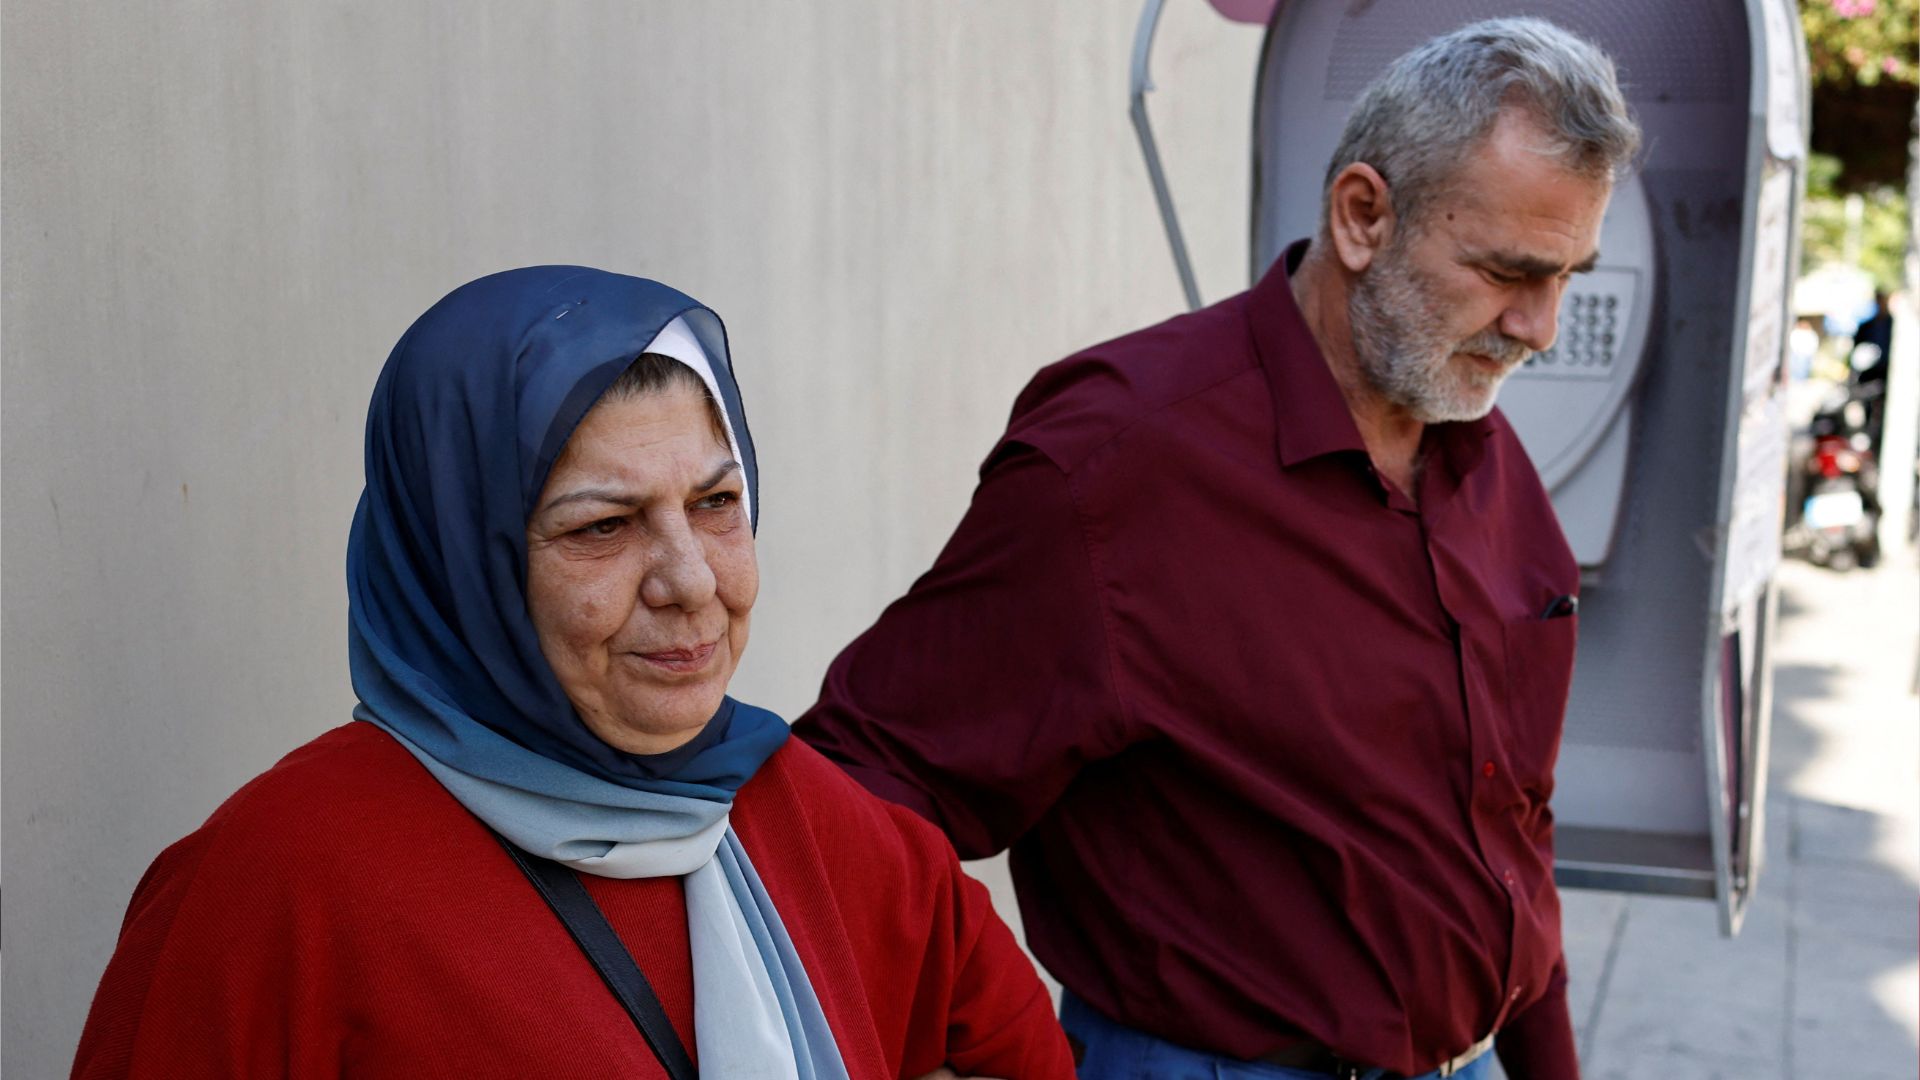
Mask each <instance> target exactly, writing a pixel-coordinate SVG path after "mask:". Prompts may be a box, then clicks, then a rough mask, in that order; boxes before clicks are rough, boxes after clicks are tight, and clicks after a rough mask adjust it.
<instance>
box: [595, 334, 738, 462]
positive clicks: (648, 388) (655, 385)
mask: <svg viewBox="0 0 1920 1080" xmlns="http://www.w3.org/2000/svg"><path fill="white" fill-rule="evenodd" d="M676 386H677V387H680V388H681V389H683V390H691V391H693V392H694V393H696V394H699V395H700V400H701V403H702V404H704V405H705V406H706V409H707V426H708V427H710V428H712V429H713V437H714V438H715V439H718V440H719V442H720V445H721V446H726V445H728V439H727V421H726V418H725V417H724V416H722V415H721V412H720V403H719V402H718V401H715V400H714V399H713V391H712V390H709V389H707V381H706V380H705V379H702V378H701V377H700V373H699V372H697V371H695V370H693V369H692V368H690V367H688V366H687V365H685V364H683V363H681V362H680V361H678V360H675V359H674V358H673V357H671V356H668V355H666V354H665V353H641V354H640V355H639V357H638V358H637V359H635V360H634V362H633V363H631V364H628V365H627V369H626V370H625V371H622V372H621V373H620V375H619V377H618V378H616V379H614V380H613V383H612V384H611V385H609V386H608V387H607V388H606V390H605V391H603V392H602V393H601V394H600V400H601V401H631V400H633V399H634V398H643V397H648V396H650V395H653V394H659V393H664V392H665V391H667V390H671V389H673V388H674V387H676Z"/></svg>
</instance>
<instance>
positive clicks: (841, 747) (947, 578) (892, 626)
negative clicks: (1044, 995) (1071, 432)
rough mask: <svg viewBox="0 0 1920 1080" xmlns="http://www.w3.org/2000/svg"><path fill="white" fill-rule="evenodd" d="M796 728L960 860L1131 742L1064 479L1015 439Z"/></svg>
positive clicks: (1018, 830)
mask: <svg viewBox="0 0 1920 1080" xmlns="http://www.w3.org/2000/svg"><path fill="white" fill-rule="evenodd" d="M794 731H795V733H796V734H798V735H799V736H800V737H801V738H803V739H805V740H806V741H807V742H809V743H811V744H812V745H813V746H814V747H815V748H816V749H818V750H819V751H820V752H821V753H823V754H825V755H826V756H827V757H829V758H832V759H833V760H834V761H836V762H838V763H839V764H840V765H841V766H842V767H843V768H845V769H846V770H847V771H848V772H849V773H850V774H852V775H853V777H854V778H855V779H857V780H859V781H860V783H861V784H863V785H865V786H866V787H867V788H868V789H869V790H871V791H873V792H874V793H875V794H877V795H879V796H881V797H882V798H885V799H888V800H890V801H893V802H897V803H900V804H902V805H905V806H908V807H911V808H912V809H913V810H915V811H917V812H918V813H920V814H921V815H922V816H924V817H926V818H928V819H929V820H931V821H933V822H934V823H935V824H936V825H939V826H940V827H941V828H942V829H944V830H945V831H946V833H947V835H948V837H949V838H951V839H952V841H953V844H954V846H955V847H956V848H958V849H959V852H960V854H961V856H962V857H963V858H982V857H984V856H987V855H991V854H993V853H995V852H997V851H1000V850H1002V849H1004V848H1005V847H1007V846H1008V845H1009V844H1011V843H1012V842H1013V841H1014V840H1016V839H1018V838H1019V837H1020V835H1021V834H1022V833H1024V832H1026V831H1027V829H1028V828H1030V827H1031V826H1032V824H1033V823H1034V821H1035V820H1037V819H1038V818H1039V817H1040V816H1041V815H1042V814H1043V813H1045V812H1046V810H1047V808H1048V807H1049V806H1051V805H1052V804H1053V802H1054V801H1055V800H1056V799H1057V798H1059V796H1060V793H1061V792H1062V791H1064V790H1065V789H1066V787H1067V785H1068V784H1069V783H1071V782H1072V780H1073V778H1074V776H1075V775H1076V774H1077V773H1078V772H1079V770H1080V769H1081V767H1082V766H1084V765H1085V764H1086V763H1088V762H1090V761H1094V760H1098V759H1099V758H1102V757H1106V756H1109V755H1111V754H1113V753H1115V752H1117V751H1118V750H1119V749H1120V748H1121V747H1123V746H1124V745H1125V744H1126V742H1127V741H1128V735H1127V733H1126V725H1125V723H1124V722H1123V718H1122V715H1121V707H1120V704H1119V701H1118V699H1117V696H1116V693H1115V690H1114V684H1113V670H1112V660H1111V655H1110V652H1109V649H1108V638H1107V624H1106V619H1105V615H1104V611H1103V609H1102V607H1101V603H1100V596H1099V591H1098V587H1097V573H1096V566H1095V563H1094V560H1093V557H1092V555H1091V554H1090V545H1089V541H1088V537H1087V536H1086V533H1085V531H1084V529H1083V527H1082V524H1081V522H1080V520H1079V517H1078V515H1077V513H1076V511H1075V507H1074V499H1073V493H1072V489H1071V484H1070V482H1069V480H1068V478H1067V477H1066V476H1065V475H1063V474H1062V473H1061V471H1060V470H1059V469H1058V468H1057V467H1056V466H1055V465H1054V464H1053V462H1052V461H1050V460H1049V459H1048V458H1047V457H1046V456H1045V455H1043V454H1041V453H1040V452H1039V451H1037V450H1034V449H1032V448H1030V447H1026V446H1021V445H1018V444H1010V445H1008V446H1006V447H1004V448H1003V449H1002V450H1001V451H1000V452H999V453H998V455H997V456H996V457H995V458H994V459H993V460H991V461H990V462H989V464H988V466H987V467H986V469H985V470H983V474H982V477H981V481H980V486H979V487H978V488H977V489H976V490H975V492H974V496H973V504H972V506H971V507H970V508H969V509H968V511H967V514H966V516H965V517H964V518H963V519H962V520H961V522H960V525H959V527H958V528H957V529H956V530H955V531H954V534H953V537H952V539H950V540H948V542H947V546H946V549H945V550H944V551H942V552H941V554H940V558H939V559H938V560H937V561H936V562H935V563H934V565H933V568H932V569H931V570H929V571H927V573H926V574H925V575H923V576H922V577H921V578H920V580H919V581H917V582H915V583H914V585H913V588H912V589H911V590H909V591H908V593H907V595H906V596H904V597H901V598H900V599H899V600H897V601H895V602H894V603H893V604H892V606H890V607H888V608H887V610H886V612H885V613H883V614H882V615H881V616H880V620H879V622H877V623H875V624H874V626H873V627H872V629H870V630H868V631H867V632H866V633H865V634H863V635H861V636H860V637H859V638H858V639H856V640H855V641H854V642H853V644H851V645H849V646H847V648H846V649H845V651H843V652H842V653H841V654H840V656H839V657H838V658H837V659H836V660H835V661H834V662H833V665H832V666H831V667H830V668H829V669H828V671H827V676H826V679H825V681H824V684H823V685H822V687H821V691H820V700H819V702H818V703H817V704H815V705H814V706H813V708H812V709H810V710H808V711H807V713H806V714H805V715H804V716H802V717H801V718H800V719H799V721H797V722H796V723H795V724H794Z"/></svg>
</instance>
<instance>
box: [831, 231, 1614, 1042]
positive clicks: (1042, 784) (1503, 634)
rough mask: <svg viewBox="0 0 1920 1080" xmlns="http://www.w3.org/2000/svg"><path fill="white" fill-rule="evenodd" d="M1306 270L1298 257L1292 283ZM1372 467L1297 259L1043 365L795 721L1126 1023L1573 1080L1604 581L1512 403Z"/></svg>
mask: <svg viewBox="0 0 1920 1080" xmlns="http://www.w3.org/2000/svg"><path fill="white" fill-rule="evenodd" d="M1303 250H1304V245H1296V246H1295V248H1294V249H1293V250H1292V251H1290V252H1289V253H1288V256H1289V257H1288V259H1287V260H1283V262H1285V263H1287V264H1289V265H1292V264H1294V263H1297V260H1298V258H1299V256H1300V254H1301V252H1302V251H1303ZM1425 439H1426V442H1425V445H1424V448H1423V449H1424V453H1425V461H1426V466H1425V468H1424V470H1423V471H1422V473H1421V478H1420V481H1419V483H1420V499H1419V503H1418V505H1417V506H1416V505H1415V503H1414V502H1413V501H1411V500H1409V499H1407V498H1406V497H1405V496H1404V495H1403V494H1402V493H1401V492H1399V491H1398V490H1397V489H1396V488H1394V487H1393V485H1391V484H1389V483H1387V482H1386V481H1385V480H1384V479H1383V478H1382V477H1381V476H1380V475H1379V474H1378V473H1376V472H1375V470H1374V468H1373V465H1372V462H1371V459H1370V458H1369V457H1368V455H1367V452H1366V449H1365V447H1364V445H1363V443H1362V442H1361V439H1360V434H1359V432H1358V430H1357V429H1356V428H1355V426H1354V423H1353V419H1352V417H1351V415H1350V414H1349V413H1348V411H1347V409H1346V406H1345V403H1344V402H1343V400H1342V398H1341V396H1340V392H1339V389H1338V387H1337V386H1336V385H1335V383H1334V380H1333V376H1332V374H1331V372H1330V371H1329V370H1328V368H1327V364H1326V361H1325V360H1324V359H1323V358H1322V356H1321V354H1320V351H1319V349H1318V347H1317V346H1316V345H1315V343H1314V340H1313V337H1312V335H1311V334H1310V333H1309V331H1308V329H1307V326H1306V323H1305V321H1304V320H1303V319H1302V317H1301V315H1300V312H1299V310H1298V308H1297V307H1296V305H1295V303H1294V300H1293V296H1292V294H1291V291H1290V287H1289V285H1288V281H1287V276H1286V271H1285V270H1284V269H1283V268H1278V267H1277V268H1276V269H1275V270H1273V271H1272V272H1270V273H1269V274H1268V275H1267V276H1266V277H1265V279H1264V280H1262V281H1261V282H1260V283H1259V284H1258V285H1257V286H1255V287H1254V288H1253V289H1252V290H1251V291H1250V292H1247V293H1244V294H1242V295H1240V296H1236V297H1234V298H1232V299H1230V300H1226V301H1224V302H1222V303H1219V304H1216V305H1214V306H1213V307H1210V308H1207V309H1205V310H1203V311H1200V312H1196V313H1194V314H1191V315H1184V316H1181V317H1179V318H1176V319H1173V320H1171V321H1169V322H1166V323H1162V324H1161V325H1159V326H1155V327H1151V328H1149V329H1146V330H1142V331H1140V332H1138V333H1134V334H1130V335H1128V336H1126V337H1123V338H1120V339H1119V340H1117V341H1113V342H1109V343H1107V344H1104V345H1100V346H1097V347H1095V348H1093V349H1090V350H1088V351H1086V352H1085V353H1082V354H1080V355H1077V356H1074V357H1072V358H1069V359H1067V360H1065V361H1062V362H1061V363H1058V364H1055V365H1053V366H1051V367H1048V368H1046V369H1044V370H1042V371H1041V372H1040V373H1039V374H1038V375H1037V376H1036V377H1035V378H1034V380H1033V382H1032V383H1031V384H1030V385H1029V386H1028V387H1027V389H1026V390H1025V392H1023V393H1022V394H1021V396H1020V399H1019V401H1018V402H1017V403H1016V404H1015V406H1014V410H1013V419H1012V422H1011V423H1010V424H1009V426H1008V429H1007V433H1006V436H1005V438H1004V439H1003V440H1002V442H1001V443H1000V444H999V446H997V447H996V448H995V449H994V451H993V453H992V454H991V455H990V456H989V457H988V459H987V462H986V464H985V465H984V466H983V468H982V470H981V481H980V486H979V489H978V490H977V491H976V492H975V494H974V499H973V505H972V507H971V509H970V510H969V511H968V513H967V515H966V517H965V519H964V520H963V521H962V522H961V524H960V526H959V529H958V530H957V531H956V532H955V534H954V536H953V538H952V540H951V541H949V543H948V545H947V547H946V550H945V551H944V552H943V553H942V554H941V556H940V558H939V561H938V562H936V563H935V564H934V566H933V568H932V569H931V570H929V571H928V572H927V574H926V575H925V576H924V577H922V578H921V579H920V580H919V581H918V582H917V583H915V585H914V586H913V589H912V590H911V591H910V592H909V593H908V594H907V595H906V596H905V597H903V598H901V599H900V600H899V601H897V602H895V603H894V604H893V605H892V606H891V607H889V608H888V609H887V611H886V613H885V614H884V615H882V616H881V618H880V621H879V622H878V623H877V624H875V626H874V627H873V628H872V629H870V630H869V631H867V633H866V634H864V635H862V636H861V637H860V638H859V639H858V640H856V641H855V642H854V643H853V644H852V645H849V646H848V647H847V649H846V651H845V652H843V653H842V654H841V655H840V657H839V658H838V659H837V660H836V661H835V662H834V664H833V666H832V668H831V669H830V670H829V672H828V673H827V677H826V682H825V686H824V688H823V690H822V695H821V699H820V702H819V703H818V704H817V705H815V706H814V708H813V709H812V710H810V711H809V712H808V713H807V714H806V715H805V716H804V717H803V718H801V720H800V721H799V723H798V724H796V725H795V729H796V731H798V732H799V733H800V735H801V736H802V737H803V738H805V739H806V740H808V741H809V742H811V743H812V744H813V745H814V746H816V747H818V748H819V749H820V750H822V751H823V752H825V753H826V754H827V755H828V756H830V757H832V758H834V759H836V760H838V761H839V762H841V763H842V764H843V765H845V766H846V767H847V768H848V769H849V771H851V772H852V773H853V775H854V776H856V777H857V778H859V779H860V780H861V781H862V782H863V783H864V784H866V786H868V787H869V788H871V789H872V790H873V791H875V792H877V793H879V794H880V795H882V796H884V797H887V798H890V799H893V800H895V801H897V802H901V803H905V804H906V805H908V806H911V807H914V808H915V809H917V810H918V811H920V812H921V813H923V814H925V815H926V816H927V817H929V818H931V819H932V820H933V821H935V822H936V823H938V824H940V825H941V826H942V827H943V828H945V829H946V831H947V833H948V835H949V836H951V837H952V839H953V841H954V844H955V845H956V846H957V847H958V848H959V849H960V851H961V853H962V854H963V855H965V856H968V857H979V856H984V855H988V854H991V853H993V852H996V851H998V850H1000V849H1002V848H1005V847H1007V846H1009V845H1011V846H1012V849H1013V858H1012V868H1013V874H1014V881H1015V884H1016V886H1017V888H1018V891H1019V896H1020V909H1021V914H1022V915H1023V917H1024V919H1025V922H1026V931H1027V939H1028V943H1029V945H1030V946H1031V948H1032V949H1033V951H1034V953H1035V954H1036V955H1037V956H1038V957H1039V958H1040V960H1041V961H1042V962H1043V963H1044V964H1045V965H1046V966H1047V968H1048V969H1049V970H1050V971H1052V972H1053V973H1054V975H1056V976H1057V977H1058V978H1059V979H1060V981H1061V982H1062V983H1063V984H1065V985H1066V986H1067V987H1068V988H1070V989H1072V990H1073V991H1074V993H1076V994H1078V995H1080V996H1081V997H1082V998H1084V999H1085V1000H1086V1001H1088V1002H1089V1003H1091V1004H1092V1005H1093V1006H1094V1007H1096V1008H1098V1009H1099V1010H1100V1011H1101V1012H1103V1013H1105V1014H1107V1015H1108V1016H1110V1017H1112V1018H1114V1019H1116V1020H1119V1021H1120V1022H1122V1023H1125V1024H1128V1025H1130V1026H1133V1027H1136V1028H1139V1029H1142V1030H1144V1031H1148V1032H1151V1033H1153V1034H1155V1035H1158V1036H1161V1037H1162V1038H1166V1039H1169V1040H1172V1041H1174V1042H1176V1043H1181V1044H1185V1045H1189V1046H1194V1047H1200V1048H1203V1049H1207V1050H1211V1051H1214V1052H1218V1053H1224V1054H1228V1055H1231V1056H1234V1057H1241V1058H1253V1057H1258V1056H1261V1055H1263V1054H1266V1053H1270V1052H1273V1051H1275V1050H1277V1049H1280V1048H1282V1047H1284V1046H1287V1045H1289V1044H1290V1043H1294V1042H1298V1041H1300V1040H1302V1039H1312V1040H1315V1041H1318V1042H1321V1043H1323V1044H1325V1045H1327V1046H1328V1047H1331V1048H1332V1049H1333V1050H1334V1051H1336V1052H1337V1053H1339V1054H1341V1055H1342V1056H1344V1057H1347V1058H1350V1059H1353V1060H1357V1061H1360V1062H1364V1063H1367V1064H1371V1065H1375V1066H1381V1067H1385V1068H1389V1069H1393V1070H1396V1071H1399V1072H1401V1073H1405V1074H1408V1075H1414V1074H1418V1073H1421V1072H1425V1071H1427V1070H1430V1069H1432V1068H1434V1067H1435V1066H1436V1065H1437V1064H1438V1063H1440V1062H1442V1061H1445V1060H1447V1059H1448V1058H1450V1057H1452V1056H1454V1055H1455V1054H1458V1053H1460V1052H1461V1051H1462V1050H1464V1049H1466V1048H1467V1047H1468V1046H1470V1045H1471V1044H1472V1043H1474V1042H1475V1041H1476V1040H1478V1039H1480V1038H1482V1037H1484V1036H1485V1035H1486V1034H1487V1033H1488V1032H1490V1031H1494V1030H1496V1029H1500V1030H1501V1037H1500V1053H1501V1057H1502V1058H1503V1060H1505V1061H1506V1062H1507V1063H1508V1066H1509V1069H1510V1071H1512V1072H1514V1073H1515V1075H1516V1076H1550V1077H1554V1078H1555V1080H1559V1078H1565V1077H1572V1076H1575V1075H1576V1074H1577V1071H1578V1070H1577V1066H1576V1065H1575V1063H1574V1060H1573V1043H1572V1033H1571V1026H1570V1024H1569V1023H1568V1019H1567V1010H1566V999H1565V974H1564V966H1563V963H1562V960H1561V948H1560V906H1559V900H1558V897H1557V895H1556V893H1555V891H1554V885H1553V855H1552V843H1553V829H1552V815H1551V814H1550V813H1549V811H1548V809H1547V798H1548V795H1549V794H1550V792H1551V790H1552V786H1553V761H1554V755H1555V752H1556V750H1557V748H1558V745H1559V740H1560V728H1561V720H1562V716H1563V713H1564V710H1565V705H1566V699H1567V688H1568V682H1569V679H1570V677H1571V672H1572V663H1573V649H1574V633H1575V619H1574V618H1573V617H1571V616H1566V615H1555V616H1554V617H1548V614H1549V613H1550V612H1555V611H1558V612H1565V611H1566V609H1567V608H1569V607H1571V606H1572V605H1569V604H1565V603H1561V604H1558V605H1556V601H1557V600H1559V599H1560V598H1562V597H1565V596H1569V595H1571V594H1573V593H1574V592H1575V591H1576V588H1577V584H1578V568H1577V567H1576V565H1575V563H1574V560H1573V557H1572V555H1571V553H1570V552H1569V551H1568V549H1567V545H1566V542H1565V540H1564V539H1563V537H1562V535H1561V533H1560V529H1559V526H1558V524H1557V523H1556V521H1555V519H1554V516H1553V511H1552V508H1551V506H1550V505H1549V503H1548V501H1547V496H1546V493H1545V492H1544V491H1543V490H1542V488H1541V485H1540V482H1539V479H1538V477H1537V476H1536V475H1535V473H1534V470H1533V467H1532V465H1531V464H1530V463H1529V462H1528V460H1527V457H1526V455H1525V453H1524V452H1523V451H1522V450H1521V447H1520V444H1519V442H1518V440H1517V439H1516V438H1515V436H1514V434H1513V430H1512V428H1510V427H1509V426H1508V425H1507V422H1506V421H1505V419H1504V418H1502V417H1501V416H1500V415H1499V414H1498V413H1497V412H1496V413H1494V414H1493V415H1491V416H1489V417H1488V418H1487V419H1485V420H1482V421H1479V422H1475V423H1465V424H1440V425H1435V426H1432V427H1429V428H1428V430H1427V432H1426V436H1425Z"/></svg>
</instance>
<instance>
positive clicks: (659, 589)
mask: <svg viewBox="0 0 1920 1080" xmlns="http://www.w3.org/2000/svg"><path fill="white" fill-rule="evenodd" d="M655 537H656V543H655V546H654V549H653V551H652V552H651V555H650V557H649V559H648V562H647V572H646V575H645V576H644V577H643V578H641V581H640V599H641V601H642V602H644V603H645V604H646V605H647V606H648V607H655V608H660V607H682V608H689V609H691V608H697V607H702V606H704V605H705V604H707V603H708V602H709V601H711V600H712V599H713V597H714V593H715V591H716V590H717V588H718V582H717V581H716V580H715V578H714V575H713V567H711V566H709V565H708V564H707V551H706V548H705V546H704V545H702V544H701V543H700V538H699V537H698V536H696V535H694V532H693V529H692V527H691V525H690V524H689V523H688V522H687V521H685V520H684V519H682V520H681V521H678V522H675V523H674V524H673V525H672V527H670V528H665V529H661V530H660V531H658V532H656V533H655Z"/></svg>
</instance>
